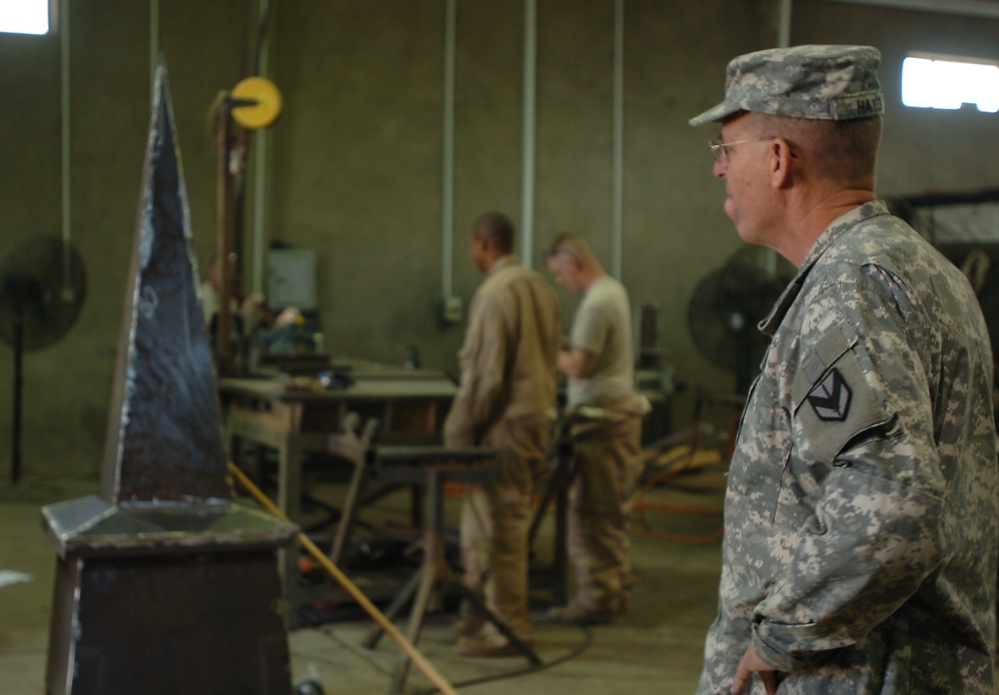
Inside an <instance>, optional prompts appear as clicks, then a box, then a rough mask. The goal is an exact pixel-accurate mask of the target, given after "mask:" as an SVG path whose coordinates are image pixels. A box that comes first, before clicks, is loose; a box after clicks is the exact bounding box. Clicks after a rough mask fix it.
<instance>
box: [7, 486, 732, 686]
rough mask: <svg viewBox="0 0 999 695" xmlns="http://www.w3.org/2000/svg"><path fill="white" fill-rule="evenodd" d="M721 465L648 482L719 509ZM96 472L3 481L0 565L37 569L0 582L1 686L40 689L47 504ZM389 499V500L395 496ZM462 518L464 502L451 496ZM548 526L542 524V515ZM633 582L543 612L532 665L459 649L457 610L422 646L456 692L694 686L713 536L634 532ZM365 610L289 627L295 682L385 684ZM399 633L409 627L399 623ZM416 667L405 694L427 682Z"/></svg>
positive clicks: (704, 524) (707, 527)
mask: <svg viewBox="0 0 999 695" xmlns="http://www.w3.org/2000/svg"><path fill="white" fill-rule="evenodd" d="M721 481H722V476H721V473H720V472H719V471H707V472H704V473H695V474H687V475H684V476H682V477H681V478H680V479H678V480H677V481H676V484H673V485H670V486H669V487H658V488H656V489H655V490H653V491H651V492H650V493H649V495H648V497H647V500H648V501H654V502H657V503H658V502H680V503H686V504H695V505H699V506H700V505H704V506H708V507H711V508H715V509H717V508H719V507H720V505H721V494H722V490H721ZM96 489H97V482H96V480H93V481H92V480H74V479H65V478H59V479H57V478H54V477H49V478H42V477H32V476H30V475H26V476H25V478H24V479H23V480H22V481H21V482H20V483H19V484H18V485H11V484H9V483H8V484H4V485H2V486H0V569H9V570H16V571H20V572H26V573H28V574H30V575H31V581H28V582H25V583H21V584H16V585H12V586H8V587H6V588H2V589H0V683H2V684H3V685H2V687H0V691H2V692H3V693H4V694H5V695H35V694H36V693H44V690H45V689H44V679H45V678H44V676H45V668H46V655H47V649H48V631H49V613H50V607H51V604H52V588H53V573H54V569H55V561H56V556H55V546H54V545H53V543H52V542H51V541H50V540H49V539H48V537H47V536H46V533H45V532H44V531H43V529H42V525H41V521H40V512H39V510H40V507H41V506H43V505H45V504H49V503H52V502H58V501H63V500H68V499H74V498H76V497H80V496H83V495H86V494H92V493H94V492H96ZM386 504H393V502H391V500H389V501H388V502H386ZM446 513H447V516H448V521H449V522H451V521H453V520H455V519H456V518H457V517H456V514H457V502H449V503H448V505H447V511H446ZM647 518H649V519H650V520H651V522H652V524H653V525H654V526H655V528H656V529H657V530H661V531H670V532H673V533H678V534H683V535H691V536H704V535H707V534H710V533H712V532H713V531H715V530H717V529H718V528H719V525H720V518H719V517H717V516H704V517H696V516H688V515H676V514H665V515H663V514H655V515H652V514H649V515H648V517H647ZM546 525H547V522H546ZM632 543H633V556H634V564H635V568H636V573H637V584H636V587H635V591H634V597H633V605H632V610H631V611H630V613H629V614H628V615H627V616H625V617H623V618H622V619H620V620H619V621H618V622H616V623H615V624H613V625H608V626H600V627H594V628H591V629H587V630H584V629H582V628H577V627H563V626H555V625H550V624H545V623H544V622H543V618H542V616H543V606H540V605H539V606H538V608H537V611H536V612H535V616H536V634H535V639H536V644H535V647H536V649H537V652H538V654H539V656H540V657H541V659H542V660H543V661H544V662H545V664H546V666H545V667H544V668H543V669H541V670H537V669H535V670H533V671H530V672H528V667H529V663H528V662H527V660H526V659H524V658H522V657H507V658H492V659H482V658H479V659H471V658H462V657H459V656H457V655H456V654H455V652H454V642H455V636H454V632H453V628H452V623H453V620H454V614H453V613H450V612H446V611H442V612H439V613H436V614H433V615H430V616H429V617H428V619H427V621H426V623H425V626H424V630H423V633H422V636H421V638H420V640H419V643H418V646H419V648H420V650H421V652H422V653H423V654H424V656H425V657H426V658H427V659H428V660H429V661H430V662H431V663H432V664H434V666H435V667H436V668H437V669H438V670H439V671H440V672H441V673H442V674H443V675H444V677H445V678H447V679H448V680H449V681H450V682H451V683H452V684H454V685H455V687H456V688H458V689H459V690H462V691H463V692H464V691H469V692H476V693H482V694H483V695H486V694H488V693H501V692H503V693H507V692H510V691H511V690H512V689H516V690H517V691H518V692H519V693H520V695H532V694H534V693H538V694H539V695H540V694H541V693H546V694H547V693H552V692H567V691H568V690H569V689H570V688H571V689H572V690H573V691H575V692H576V693H577V695H586V694H587V693H610V692H628V693H631V694H632V695H641V694H642V693H649V694H650V695H651V694H652V693H655V694H656V695H660V694H661V693H684V692H692V691H693V689H694V686H695V684H696V681H697V676H698V672H699V669H700V665H701V645H702V641H703V638H704V633H705V630H706V629H707V627H708V625H709V623H710V622H711V620H712V618H713V616H714V611H715V602H716V596H715V592H716V587H717V581H718V571H719V549H720V544H719V542H717V541H714V542H710V543H706V544H696V543H695V544H691V543H684V542H676V541H668V540H664V539H662V538H653V537H648V536H641V535H635V536H634V537H633V539H632ZM372 624H373V623H372V621H370V620H368V619H357V620H349V621H336V622H331V623H326V624H322V625H318V626H316V627H310V628H304V629H296V630H294V631H292V632H291V633H290V635H289V646H290V651H291V655H292V671H293V680H294V681H295V682H298V681H299V680H301V679H302V678H304V677H305V676H306V675H308V674H310V673H316V674H318V676H319V680H320V681H321V683H322V685H323V687H324V689H325V692H326V693H327V694H331V693H338V694H340V695H352V694H356V695H366V694H368V693H383V692H387V691H388V688H389V684H390V681H391V674H392V672H393V669H394V667H395V664H396V662H397V660H398V654H399V649H398V648H397V647H396V645H394V644H393V643H392V642H391V640H389V639H387V638H383V639H382V640H381V642H380V643H379V645H378V647H377V648H376V649H374V650H368V649H366V648H364V647H362V646H361V644H360V642H361V639H362V638H363V636H364V635H366V634H367V632H368V630H369V629H370V628H371V626H372ZM400 627H401V628H403V630H404V625H403V624H401V623H400ZM430 683H431V682H430V680H429V679H428V678H427V677H426V676H425V675H424V674H423V673H421V672H419V670H418V669H417V668H416V667H415V666H414V667H413V668H411V670H410V675H409V678H408V681H407V692H416V691H419V690H422V689H426V688H428V687H429V686H430Z"/></svg>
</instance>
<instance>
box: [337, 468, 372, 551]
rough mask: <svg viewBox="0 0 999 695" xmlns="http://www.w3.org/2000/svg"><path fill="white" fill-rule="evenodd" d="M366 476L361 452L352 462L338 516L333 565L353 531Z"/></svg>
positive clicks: (366, 469) (366, 470)
mask: <svg viewBox="0 0 999 695" xmlns="http://www.w3.org/2000/svg"><path fill="white" fill-rule="evenodd" d="M367 475H368V460H367V456H365V453H364V452H362V453H361V456H360V457H359V460H357V461H354V475H353V476H352V477H351V479H350V487H349V488H348V489H347V497H346V499H344V502H343V512H342V513H341V514H340V522H339V523H338V524H337V527H336V538H335V539H334V540H333V549H332V551H331V552H330V561H331V562H332V563H333V564H334V565H339V564H340V560H341V559H342V557H343V551H344V548H345V547H346V546H347V542H348V541H349V540H350V534H351V532H352V531H353V530H354V520H355V519H356V518H357V511H358V509H359V508H360V506H361V494H362V493H363V492H364V484H365V482H366V480H367Z"/></svg>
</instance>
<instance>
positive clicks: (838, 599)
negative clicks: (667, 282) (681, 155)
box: [691, 46, 999, 695]
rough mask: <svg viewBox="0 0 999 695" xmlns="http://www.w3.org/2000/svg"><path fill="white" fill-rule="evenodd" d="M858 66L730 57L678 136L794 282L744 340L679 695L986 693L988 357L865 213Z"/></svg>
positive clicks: (870, 59)
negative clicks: (719, 546)
mask: <svg viewBox="0 0 999 695" xmlns="http://www.w3.org/2000/svg"><path fill="white" fill-rule="evenodd" d="M879 62H880V54H879V53H878V51H877V50H876V49H874V48H870V47H862V46H799V47H795V48H790V49H778V50H770V51H760V52H757V53H751V54H748V55H745V56H740V57H738V58H736V59H734V60H733V61H732V62H730V63H729V66H728V76H727V84H726V94H725V101H724V102H722V103H721V104H719V105H718V106H716V107H714V108H712V109H710V110H709V111H707V112H705V113H704V114H702V115H700V116H698V117H696V118H694V119H692V120H691V125H701V124H705V123H708V122H712V121H714V122H720V123H721V137H722V139H723V142H719V141H715V142H713V143H712V150H713V152H714V153H715V157H716V159H717V162H716V164H715V167H714V173H715V176H717V177H718V178H720V179H723V180H724V181H725V183H726V200H725V211H726V213H727V214H728V215H729V217H731V218H732V220H733V222H734V223H735V226H736V229H737V230H738V232H739V235H740V237H742V238H743V239H744V240H745V241H748V242H750V243H754V244H760V245H764V246H769V247H771V248H773V249H775V250H776V251H778V252H779V253H781V254H782V255H784V256H786V257H787V258H788V259H790V260H791V261H792V262H794V263H795V264H796V265H797V266H798V267H799V273H798V276H797V277H796V278H795V280H794V281H793V282H792V283H791V284H790V285H789V286H788V288H787V289H786V290H785V292H784V294H783V296H782V297H781V298H780V300H779V301H778V302H777V304H776V306H775V307H774V309H773V311H772V312H771V314H770V316H769V317H768V318H766V319H765V320H764V321H763V322H762V323H761V324H760V328H761V330H763V331H764V333H766V334H768V335H770V336H771V344H770V348H769V350H768V352H767V354H766V356H765V357H764V360H763V363H762V364H761V369H762V371H761V374H760V376H759V377H758V379H757V380H756V382H755V383H754V384H753V387H752V389H751V390H750V393H749V397H748V402H747V405H746V409H745V413H744V416H743V421H742V423H741V426H740V431H739V435H738V441H737V443H736V447H735V453H734V455H733V458H732V464H731V471H730V474H729V483H728V491H727V494H726V501H725V529H726V530H725V541H724V548H723V568H722V577H721V584H720V587H719V611H718V616H717V618H716V620H715V622H714V624H713V625H712V627H711V629H710V631H709V633H708V637H707V640H706V645H705V662H704V670H703V672H702V675H701V680H700V685H699V687H698V691H697V692H698V693H699V694H700V695H708V694H711V695H714V694H716V693H730V692H733V693H739V692H744V691H749V692H751V693H754V694H757V695H759V694H762V693H764V692H766V693H785V694H790V693H795V694H799V695H816V694H823V693H828V694H835V695H840V694H842V695H847V694H850V695H852V694H854V693H946V694H951V693H977V694H980V695H994V693H995V690H994V688H995V685H994V676H993V658H994V650H995V644H994V640H995V588H996V554H997V553H996V550H997V543H999V536H997V533H999V532H997V499H999V497H997V495H999V484H997V459H996V435H995V427H994V420H993V412H992V399H991V394H992V376H993V375H992V370H993V366H992V365H993V362H992V354H991V350H990V346H989V338H988V334H987V332H986V327H985V322H984V319H983V318H982V314H981V311H980V309H979V306H978V303H977V300H976V297H975V295H974V292H973V291H972V289H971V287H970V285H969V284H968V282H967V281H966V280H965V278H964V276H963V275H962V274H961V273H960V272H959V271H958V270H957V269H956V268H955V267H954V266H953V265H952V264H950V263H949V262H948V261H947V260H946V259H945V258H944V257H943V256H941V255H940V254H939V253H938V252H937V251H936V250H934V249H933V248H932V247H931V246H930V245H929V244H928V243H927V242H926V241H925V240H923V239H922V238H921V237H920V236H919V235H918V234H916V232H914V231H913V230H912V229H911V228H910V227H908V226H907V225H906V224H905V223H904V222H902V221H901V220H899V219H897V218H895V217H892V216H891V215H890V214H889V212H888V210H887V208H886V206H885V204H884V203H883V202H882V201H879V200H877V199H876V198H875V196H874V193H873V187H874V165H875V158H876V152H877V146H878V141H879V138H880V130H881V113H882V111H883V107H882V96H881V93H880V91H879V90H880V87H879V84H878V80H877V75H876V69H877V66H878V63H879ZM747 685H749V686H750V687H749V688H746V686H747Z"/></svg>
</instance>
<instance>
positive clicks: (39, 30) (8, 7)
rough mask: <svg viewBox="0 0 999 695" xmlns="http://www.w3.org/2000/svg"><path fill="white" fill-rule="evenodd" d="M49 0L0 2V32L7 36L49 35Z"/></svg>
mask: <svg viewBox="0 0 999 695" xmlns="http://www.w3.org/2000/svg"><path fill="white" fill-rule="evenodd" d="M50 1H51V0H0V32H3V33H7V34H47V33H49V2H50Z"/></svg>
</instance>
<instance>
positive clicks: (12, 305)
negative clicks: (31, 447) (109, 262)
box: [0, 236, 86, 483]
mask: <svg viewBox="0 0 999 695" xmlns="http://www.w3.org/2000/svg"><path fill="white" fill-rule="evenodd" d="M85 297H86V273H85V272H84V268H83V259H82V257H81V256H80V253H79V251H77V250H76V248H75V247H74V246H73V245H72V244H71V243H69V242H68V241H63V240H62V239H58V238H56V237H52V236H34V237H29V238H28V239H26V240H24V241H22V242H21V243H20V244H18V245H17V246H15V247H14V248H13V249H12V250H11V251H10V252H8V253H7V255H6V256H5V257H4V258H3V260H2V261H0V339H3V341H4V342H5V343H7V344H8V345H10V346H11V347H12V348H13V349H14V422H13V436H12V445H13V452H12V458H11V481H12V482H14V483H16V482H18V481H19V480H20V478H21V393H22V389H23V375H22V369H21V362H22V358H23V354H24V351H25V350H38V349H41V348H44V347H46V346H48V345H51V344H53V343H55V342H56V341H57V340H59V339H60V338H62V337H63V335H65V334H66V332H67V331H69V329H70V328H72V326H73V324H74V323H75V322H76V319H77V317H78V316H79V315H80V310H81V309H82V308H83V300H84V298H85Z"/></svg>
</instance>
